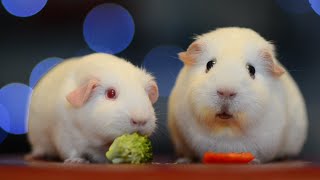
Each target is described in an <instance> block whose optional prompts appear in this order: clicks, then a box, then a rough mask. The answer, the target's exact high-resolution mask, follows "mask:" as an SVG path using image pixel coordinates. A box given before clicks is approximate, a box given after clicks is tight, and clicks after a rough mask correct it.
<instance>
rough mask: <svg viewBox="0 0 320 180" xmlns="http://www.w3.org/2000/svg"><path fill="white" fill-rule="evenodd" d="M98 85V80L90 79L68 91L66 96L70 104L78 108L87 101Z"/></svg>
mask: <svg viewBox="0 0 320 180" xmlns="http://www.w3.org/2000/svg"><path fill="white" fill-rule="evenodd" d="M98 85H99V81H98V80H96V79H90V80H89V81H88V82H86V83H85V84H84V85H82V86H80V87H78V88H77V89H75V90H73V91H72V92H71V93H69V94H68V95H67V97H66V98H67V100H68V102H69V103H70V104H71V105H72V106H74V107H76V108H79V107H81V106H83V104H84V103H86V102H87V101H88V99H89V97H90V95H91V93H92V92H93V90H94V89H95V88H96V87H97V86H98Z"/></svg>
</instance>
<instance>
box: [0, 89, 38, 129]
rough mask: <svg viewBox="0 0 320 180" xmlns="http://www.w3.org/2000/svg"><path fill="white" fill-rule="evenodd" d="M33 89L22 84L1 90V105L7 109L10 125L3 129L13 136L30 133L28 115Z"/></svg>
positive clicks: (4, 126)
mask: <svg viewBox="0 0 320 180" xmlns="http://www.w3.org/2000/svg"><path fill="white" fill-rule="evenodd" d="M31 94H32V89H31V88H30V87H29V86H27V85H25V84H21V83H11V84H8V85H6V86H4V87H3V88H2V89H1V90H0V104H2V105H3V106H4V107H6V109H7V111H8V115H9V123H8V122H6V123H4V125H3V127H2V128H3V129H4V130H5V131H7V132H8V133H11V134H25V133H26V132H27V131H28V122H27V119H28V114H29V105H30V98H31Z"/></svg>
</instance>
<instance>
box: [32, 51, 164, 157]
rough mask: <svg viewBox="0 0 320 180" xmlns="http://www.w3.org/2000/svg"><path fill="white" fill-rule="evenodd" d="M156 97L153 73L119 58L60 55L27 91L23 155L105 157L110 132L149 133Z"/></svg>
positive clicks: (153, 124)
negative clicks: (26, 141)
mask: <svg viewBox="0 0 320 180" xmlns="http://www.w3.org/2000/svg"><path fill="white" fill-rule="evenodd" d="M157 99H158V87H157V84H156V82H155V80H154V77H153V76H151V75H150V74H148V73H147V72H146V71H144V70H142V69H139V68H137V67H135V66H134V65H132V64H131V63H129V62H127V61H125V60H123V59H120V58H118V57H115V56H113V55H108V54H101V53H96V54H91V55H87V56H84V57H81V58H75V59H70V60H66V61H64V62H63V63H61V64H59V65H57V66H56V67H54V68H53V69H52V70H50V71H49V73H48V74H46V75H45V76H44V77H43V78H42V79H41V80H40V81H39V82H38V84H37V86H36V87H35V88H34V90H33V94H32V98H31V105H30V112H29V133H28V137H29V140H30V143H31V145H32V152H31V154H30V155H29V156H27V158H28V159H43V158H46V159H48V158H59V159H61V160H63V161H65V162H68V163H87V162H97V163H102V162H107V160H106V158H105V152H106V151H107V150H108V148H109V146H110V144H111V143H112V141H113V140H114V139H115V138H116V137H118V136H120V135H122V134H124V133H132V132H140V133H141V134H144V135H151V134H152V133H153V131H154V129H155V127H156V117H155V112H154V109H153V106H152V104H153V103H155V102H156V101H157Z"/></svg>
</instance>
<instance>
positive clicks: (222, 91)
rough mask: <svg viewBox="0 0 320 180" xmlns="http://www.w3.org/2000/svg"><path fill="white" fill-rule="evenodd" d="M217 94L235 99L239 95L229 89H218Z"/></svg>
mask: <svg viewBox="0 0 320 180" xmlns="http://www.w3.org/2000/svg"><path fill="white" fill-rule="evenodd" d="M217 94H218V95H219V96H220V97H223V98H234V97H235V96H236V95H237V93H236V92H235V91H232V90H229V89H218V90H217Z"/></svg>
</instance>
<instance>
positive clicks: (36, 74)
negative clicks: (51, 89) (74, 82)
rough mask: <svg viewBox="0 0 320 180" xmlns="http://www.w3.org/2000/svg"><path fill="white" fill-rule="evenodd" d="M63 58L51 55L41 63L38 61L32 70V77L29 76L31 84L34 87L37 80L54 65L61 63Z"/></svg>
mask: <svg viewBox="0 0 320 180" xmlns="http://www.w3.org/2000/svg"><path fill="white" fill-rule="evenodd" d="M62 61H63V59H61V58H58V57H50V58H47V59H45V60H43V61H41V62H40V63H38V64H37V65H36V66H35V67H34V68H33V70H32V72H31V75H30V78H29V85H30V87H32V88H34V87H35V85H36V84H37V82H38V81H39V80H40V79H41V78H42V76H43V75H45V74H46V73H47V72H48V71H50V70H51V69H52V68H53V67H55V66H56V65H57V64H59V63H61V62H62Z"/></svg>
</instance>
